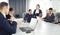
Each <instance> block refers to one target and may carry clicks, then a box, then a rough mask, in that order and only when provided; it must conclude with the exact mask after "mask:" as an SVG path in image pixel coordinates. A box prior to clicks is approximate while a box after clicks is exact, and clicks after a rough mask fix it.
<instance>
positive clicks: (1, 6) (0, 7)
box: [0, 2, 8, 9]
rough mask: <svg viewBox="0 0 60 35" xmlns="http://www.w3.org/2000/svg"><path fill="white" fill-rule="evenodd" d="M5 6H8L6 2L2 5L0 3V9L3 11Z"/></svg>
mask: <svg viewBox="0 0 60 35" xmlns="http://www.w3.org/2000/svg"><path fill="white" fill-rule="evenodd" d="M4 6H8V3H6V2H1V3H0V9H2V8H3V7H4Z"/></svg>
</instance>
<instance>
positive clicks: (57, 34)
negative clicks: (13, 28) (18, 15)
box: [14, 20, 60, 35]
mask: <svg viewBox="0 0 60 35" xmlns="http://www.w3.org/2000/svg"><path fill="white" fill-rule="evenodd" d="M19 26H20V25H18V28H17V32H16V34H14V35H60V25H58V24H53V23H48V22H44V21H42V20H39V21H38V23H37V25H36V28H35V30H34V32H31V33H29V34H27V33H25V32H22V31H21V30H20V29H19Z"/></svg>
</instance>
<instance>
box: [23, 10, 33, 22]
mask: <svg viewBox="0 0 60 35" xmlns="http://www.w3.org/2000/svg"><path fill="white" fill-rule="evenodd" d="M32 17H33V15H32V10H31V9H29V10H28V13H26V15H25V17H24V21H25V22H30V21H31V18H32Z"/></svg>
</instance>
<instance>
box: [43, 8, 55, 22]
mask: <svg viewBox="0 0 60 35" xmlns="http://www.w3.org/2000/svg"><path fill="white" fill-rule="evenodd" d="M54 19H55V16H54V13H53V8H49V10H48V12H47V15H46V17H45V18H44V21H46V22H50V23H52V22H54Z"/></svg>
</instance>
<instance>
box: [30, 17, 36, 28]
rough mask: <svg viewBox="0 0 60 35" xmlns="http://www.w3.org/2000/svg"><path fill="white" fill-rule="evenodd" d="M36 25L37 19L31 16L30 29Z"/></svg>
mask: <svg viewBox="0 0 60 35" xmlns="http://www.w3.org/2000/svg"><path fill="white" fill-rule="evenodd" d="M36 25H37V19H36V18H32V19H31V22H30V25H29V27H31V28H32V29H34V28H35V27H36Z"/></svg>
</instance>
